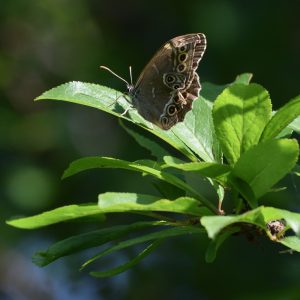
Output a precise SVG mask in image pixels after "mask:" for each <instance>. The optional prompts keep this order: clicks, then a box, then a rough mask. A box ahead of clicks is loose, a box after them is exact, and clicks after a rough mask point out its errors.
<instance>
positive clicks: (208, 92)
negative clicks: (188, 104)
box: [201, 73, 253, 102]
mask: <svg viewBox="0 0 300 300" xmlns="http://www.w3.org/2000/svg"><path fill="white" fill-rule="evenodd" d="M252 76H253V75H252V74H251V73H243V74H240V75H238V76H237V77H236V79H235V80H234V81H233V82H232V83H230V84H223V85H218V84H214V83H210V82H204V83H202V90H201V96H202V97H203V98H204V99H206V100H208V101H210V102H214V101H215V99H216V98H217V97H218V95H220V94H221V93H222V91H223V90H224V89H225V88H227V87H228V86H230V85H233V84H236V83H242V84H249V83H250V81H251V79H252Z"/></svg>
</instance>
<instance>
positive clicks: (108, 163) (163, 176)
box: [63, 156, 216, 211]
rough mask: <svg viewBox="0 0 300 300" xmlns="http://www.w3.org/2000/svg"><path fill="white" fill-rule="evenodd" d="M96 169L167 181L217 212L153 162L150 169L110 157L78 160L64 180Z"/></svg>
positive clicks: (193, 191)
mask: <svg viewBox="0 0 300 300" xmlns="http://www.w3.org/2000/svg"><path fill="white" fill-rule="evenodd" d="M95 168H121V169H126V170H132V171H137V172H142V173H145V174H149V175H152V176H154V177H156V178H158V179H160V180H163V181H166V182H168V183H170V184H172V185H174V186H176V187H178V188H180V189H182V190H184V191H186V192H187V193H189V194H190V195H191V196H192V197H194V198H196V199H197V200H199V201H200V202H201V203H202V204H204V205H205V206H207V207H208V208H209V209H210V210H212V211H216V210H215V207H214V206H213V205H212V203H211V202H210V201H209V200H208V199H206V198H205V197H204V196H202V195H200V194H199V193H198V192H197V191H196V190H195V189H193V188H192V187H191V186H189V185H188V184H186V183H185V182H184V181H183V180H181V179H179V178H178V177H176V176H175V175H173V174H170V173H167V172H164V171H161V170H159V165H158V164H157V163H156V162H154V161H153V167H152V168H151V167H149V163H147V164H141V163H136V162H129V161H125V160H121V159H115V158H110V157H97V156H91V157H85V158H81V159H78V160H76V161H74V162H72V163H71V165H70V166H69V168H68V169H67V170H66V171H65V172H64V175H63V178H66V177H69V176H72V175H75V174H77V173H79V172H82V171H85V170H89V169H95Z"/></svg>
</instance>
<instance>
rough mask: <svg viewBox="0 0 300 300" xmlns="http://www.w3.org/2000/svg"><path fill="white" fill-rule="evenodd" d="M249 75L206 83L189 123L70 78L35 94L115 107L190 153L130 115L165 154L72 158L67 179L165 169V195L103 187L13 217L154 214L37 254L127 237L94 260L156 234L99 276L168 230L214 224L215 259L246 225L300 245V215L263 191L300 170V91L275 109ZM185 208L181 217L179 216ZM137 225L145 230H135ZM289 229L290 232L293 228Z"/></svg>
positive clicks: (29, 222) (25, 224) (146, 143)
mask: <svg viewBox="0 0 300 300" xmlns="http://www.w3.org/2000/svg"><path fill="white" fill-rule="evenodd" d="M250 79H251V74H242V75H240V76H238V77H237V78H236V80H235V81H234V82H233V83H231V84H227V85H223V86H218V85H214V84H210V83H204V84H203V88H202V92H201V96H200V98H199V99H197V100H196V101H194V103H193V109H192V110H191V111H190V112H188V113H187V115H186V117H185V120H184V122H181V123H178V124H177V125H176V126H174V127H173V128H172V129H170V130H168V131H163V130H161V129H159V128H158V127H156V126H154V125H153V124H151V123H149V122H147V121H145V120H144V119H143V118H142V117H141V116H140V115H139V114H138V113H137V111H136V110H135V109H129V110H128V112H127V113H126V114H122V113H123V112H124V110H127V109H128V107H129V105H130V104H129V102H128V101H127V100H126V97H125V96H124V95H122V94H121V93H119V92H117V91H115V90H112V89H109V88H106V87H103V86H100V85H96V84H89V83H82V82H70V83H67V84H64V85H61V86H58V87H56V88H54V89H52V90H50V91H47V92H45V93H44V94H42V95H41V96H40V97H38V98H37V99H36V100H44V99H52V100H61V101H67V102H73V103H78V104H82V105H87V106H91V107H94V108H98V109H100V110H103V111H106V112H108V113H111V114H114V115H116V116H118V117H119V118H120V120H122V119H126V120H127V121H129V122H133V123H134V124H136V125H138V126H140V127H142V128H143V129H145V130H147V131H149V132H151V133H152V134H154V135H156V136H157V137H159V138H160V139H162V140H163V141H165V142H166V143H168V144H169V145H171V146H172V147H174V148H175V149H177V150H178V151H179V152H180V153H181V154H180V157H181V159H179V158H178V157H174V156H172V155H170V153H169V152H168V151H166V150H165V149H164V148H163V147H162V146H161V145H160V144H158V143H157V142H155V141H154V140H153V139H150V138H149V137H147V136H146V135H142V134H141V133H140V132H138V131H136V130H135V129H132V127H130V128H129V127H128V126H127V125H126V126H125V124H124V123H123V122H122V121H121V125H122V126H123V127H124V128H125V130H126V131H127V132H128V133H129V134H130V135H131V136H132V137H133V138H134V139H135V140H136V141H137V143H138V144H140V145H141V146H143V147H145V148H147V149H148V150H150V151H151V153H152V155H153V156H154V157H156V160H149V159H147V160H139V161H135V162H129V161H125V160H120V159H115V158H109V157H86V158H81V159H79V160H76V161H74V162H73V163H71V165H70V166H69V167H68V169H67V170H66V171H65V172H64V175H63V178H66V177H70V176H73V175H75V174H77V173H79V172H82V171H85V170H89V169H94V168H119V169H126V170H131V171H136V172H140V173H142V174H144V175H145V174H146V175H150V176H152V177H154V178H156V179H157V181H158V184H157V187H158V189H159V191H160V193H161V196H154V195H144V194H136V193H111V192H110V193H104V194H100V195H99V198H98V204H88V205H87V204H85V205H69V206H64V207H60V208H57V209H55V210H52V211H48V212H44V213H42V214H39V215H35V216H32V217H26V218H19V219H15V220H11V221H8V222H7V223H8V224H10V225H12V226H15V227H18V228H24V229H34V228H39V227H42V226H47V225H50V224H54V223H58V222H62V221H69V220H74V219H79V218H82V217H87V216H97V217H98V218H97V222H99V221H104V220H105V218H104V215H107V214H109V213H115V212H119V213H121V212H122V213H129V212H130V213H138V214H145V215H147V216H150V217H152V218H154V219H155V220H154V221H152V222H149V221H145V222H137V223H133V224H130V225H120V226H114V227H109V228H104V229H100V230H96V231H92V232H87V233H85V234H80V235H76V236H72V237H69V238H67V239H64V240H62V241H59V242H57V243H55V244H54V245H52V246H50V247H49V248H48V249H47V250H45V251H41V252H38V253H37V254H36V255H35V256H34V261H35V263H37V264H38V265H40V266H45V265H47V264H49V263H51V262H53V261H54V260H56V259H58V258H60V257H63V256H66V255H69V254H73V253H75V252H78V251H81V250H84V249H87V248H90V247H96V246H100V245H104V244H106V243H109V242H111V241H115V240H118V242H117V243H116V244H114V245H109V246H107V248H106V249H105V250H101V251H100V252H99V253H98V254H97V255H95V256H94V257H92V258H90V259H89V260H88V261H87V262H85V263H84V264H83V265H82V268H84V267H85V266H87V265H88V264H90V263H91V262H94V261H95V260H96V259H100V258H103V257H104V256H106V255H108V254H111V253H113V252H115V251H119V250H121V249H124V248H126V247H131V246H134V245H137V244H141V243H147V245H146V248H145V249H144V250H143V251H141V252H140V253H139V254H138V255H137V256H136V257H135V258H133V259H132V260H131V261H129V262H127V263H125V264H123V265H121V266H119V267H116V268H114V269H111V270H108V271H101V272H92V273H91V274H92V275H93V276H96V277H105V276H112V275H115V274H118V273H120V272H123V271H125V270H127V269H128V268H130V267H132V266H133V265H135V264H136V263H138V262H139V261H140V260H141V259H143V258H144V257H145V256H146V255H148V254H149V253H151V252H152V251H153V250H154V249H156V247H157V246H158V245H159V244H160V243H161V241H163V240H164V239H166V238H168V237H174V236H179V235H185V234H203V233H205V232H207V234H208V236H209V238H211V239H212V241H211V243H210V245H209V247H208V249H207V254H206V260H207V261H208V262H210V261H213V260H214V258H215V256H216V252H217V250H218V248H219V247H220V245H221V244H222V243H223V242H224V241H225V240H226V239H227V238H229V237H230V236H231V235H232V234H236V233H239V232H240V233H241V232H243V230H245V224H247V226H251V227H252V229H253V228H255V229H257V234H261V235H265V236H266V237H269V238H270V240H272V241H275V242H278V243H281V244H283V245H285V246H286V247H288V248H290V249H292V250H294V251H298V252H300V239H299V237H298V236H299V234H300V214H297V213H294V212H289V211H287V210H282V209H277V208H273V207H265V206H259V205H260V201H261V200H260V199H261V198H262V196H264V195H266V194H267V193H269V195H272V194H271V193H270V192H276V191H278V189H277V190H276V189H273V190H272V188H273V187H274V185H275V184H276V183H278V181H279V180H281V179H282V178H283V177H285V176H286V175H287V174H289V173H291V172H293V173H294V174H296V175H299V172H298V171H297V170H299V167H298V166H297V164H296V163H297V159H298V155H299V147H298V143H297V141H296V140H295V139H291V138H289V137H290V135H291V133H292V132H293V131H296V132H297V133H299V132H300V124H299V118H298V119H297V117H298V116H299V115H300V96H298V97H296V98H295V99H293V100H291V101H290V102H288V103H287V104H286V105H284V106H283V107H282V108H280V109H279V110H278V111H277V112H273V113H272V105H271V100H270V96H269V94H268V92H267V91H266V90H265V89H264V88H263V87H262V86H260V85H258V84H254V83H250ZM116 99H118V101H116ZM182 157H185V159H182ZM189 173H193V176H195V177H196V178H198V179H199V181H200V180H203V178H206V179H207V182H208V183H209V184H210V185H211V186H212V187H213V189H214V190H215V192H216V193H215V199H216V201H211V200H209V199H207V197H205V196H204V195H203V194H202V193H201V191H199V189H197V188H196V187H195V186H193V185H192V184H190V183H189V182H188V180H187V179H186V178H188V177H189V176H188V175H189ZM159 183H161V184H159ZM167 186H169V187H170V186H173V187H176V189H177V190H178V189H179V190H180V191H181V196H180V197H176V196H175V194H174V189H170V188H167ZM225 194H226V196H227V194H228V197H226V199H227V201H228V202H229V201H230V203H231V208H230V211H229V212H227V211H226V215H224V212H223V211H222V209H221V204H222V201H223V199H224V196H225ZM177 195H178V194H177ZM166 213H167V214H166ZM170 213H171V214H170ZM179 215H180V216H181V217H180V218H177V216H179ZM276 222H277V223H278V222H279V224H280V225H282V226H281V227H280V226H279V227H280V229H279V230H276V228H272V226H271V224H275V223H276ZM277 225H278V224H277ZM277 227H278V226H277ZM149 229H150V233H149ZM151 229H152V230H151ZM137 232H139V233H140V235H138V236H135V237H134V238H132V237H130V234H131V233H137ZM285 232H288V233H289V234H288V235H286V236H284V233H285ZM120 239H121V241H120Z"/></svg>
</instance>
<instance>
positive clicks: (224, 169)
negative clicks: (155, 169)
mask: <svg viewBox="0 0 300 300" xmlns="http://www.w3.org/2000/svg"><path fill="white" fill-rule="evenodd" d="M164 161H165V163H166V165H165V166H163V168H167V167H172V168H176V169H179V170H183V171H186V172H195V173H198V174H200V175H201V176H205V177H209V178H212V179H216V180H219V181H220V182H222V183H226V182H227V177H228V175H229V174H230V172H231V171H232V168H231V167H230V166H228V165H225V164H223V165H222V164H218V163H214V162H190V163H182V161H178V160H177V159H176V158H174V157H172V156H165V157H164Z"/></svg>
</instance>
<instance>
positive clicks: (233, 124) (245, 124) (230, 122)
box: [213, 83, 271, 164]
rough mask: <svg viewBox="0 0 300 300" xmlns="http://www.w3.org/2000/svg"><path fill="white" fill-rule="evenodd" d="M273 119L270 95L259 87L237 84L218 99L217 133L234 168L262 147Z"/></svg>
mask: <svg viewBox="0 0 300 300" xmlns="http://www.w3.org/2000/svg"><path fill="white" fill-rule="evenodd" d="M270 117H271V100H270V97H269V94H268V92H267V91H266V90H265V89H264V88H263V87H262V86H260V85H258V84H254V83H252V84H249V85H244V84H235V85H232V86H230V87H228V88H226V89H225V90H224V91H223V92H222V94H221V95H220V96H218V98H217V100H216V101H215V104H214V108H213V118H214V124H215V130H216V134H217V136H218V139H219V141H220V143H221V146H222V150H223V152H224V155H225V157H226V158H227V160H228V161H229V163H230V164H234V163H235V162H236V161H237V160H238V159H239V157H240V155H241V154H242V153H244V152H245V151H247V150H248V149H250V148H251V147H252V146H253V145H256V144H257V143H258V141H259V138H260V136H261V133H262V131H263V129H264V127H265V125H266V123H267V122H268V120H269V119H270Z"/></svg>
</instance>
